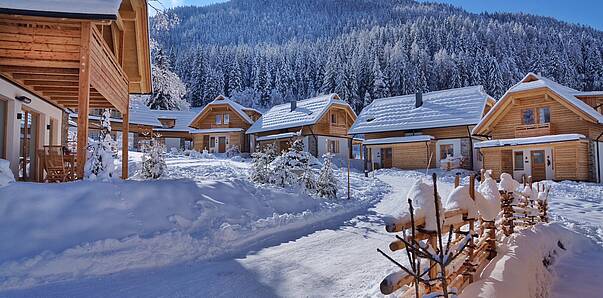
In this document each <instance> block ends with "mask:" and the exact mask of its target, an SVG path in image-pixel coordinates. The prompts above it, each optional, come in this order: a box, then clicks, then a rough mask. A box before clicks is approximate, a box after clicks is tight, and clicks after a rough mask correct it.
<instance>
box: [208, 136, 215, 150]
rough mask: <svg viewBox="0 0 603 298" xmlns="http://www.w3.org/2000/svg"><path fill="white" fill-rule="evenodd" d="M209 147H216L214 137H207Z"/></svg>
mask: <svg viewBox="0 0 603 298" xmlns="http://www.w3.org/2000/svg"><path fill="white" fill-rule="evenodd" d="M209 148H216V137H209Z"/></svg>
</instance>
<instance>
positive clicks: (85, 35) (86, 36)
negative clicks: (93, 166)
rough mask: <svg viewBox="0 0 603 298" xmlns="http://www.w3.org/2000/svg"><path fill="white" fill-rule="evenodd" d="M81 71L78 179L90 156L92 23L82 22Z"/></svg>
mask: <svg viewBox="0 0 603 298" xmlns="http://www.w3.org/2000/svg"><path fill="white" fill-rule="evenodd" d="M81 24H82V29H81V47H80V71H79V79H78V80H79V83H78V108H77V177H78V179H82V178H83V177H84V166H85V164H86V158H87V155H88V114H89V108H90V40H91V33H92V32H91V30H90V26H91V23H90V22H82V23H81Z"/></svg>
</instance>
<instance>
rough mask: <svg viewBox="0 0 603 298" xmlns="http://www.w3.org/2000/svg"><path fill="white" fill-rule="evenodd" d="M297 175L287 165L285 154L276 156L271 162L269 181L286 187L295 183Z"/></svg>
mask: <svg viewBox="0 0 603 298" xmlns="http://www.w3.org/2000/svg"><path fill="white" fill-rule="evenodd" d="M296 180H297V175H296V174H295V173H294V172H293V171H292V170H291V166H289V165H288V163H287V159H286V158H285V154H283V155H281V156H278V157H277V158H276V159H275V160H274V161H273V162H272V163H271V173H270V183H272V184H274V185H277V186H280V187H286V186H291V185H295V183H296Z"/></svg>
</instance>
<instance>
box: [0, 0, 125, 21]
mask: <svg viewBox="0 0 603 298" xmlns="http://www.w3.org/2000/svg"><path fill="white" fill-rule="evenodd" d="M121 2H122V0H78V1H73V0H0V13H8V14H19V15H30V16H48V17H66V18H82V19H117V14H118V11H119V6H120V4H121Z"/></svg>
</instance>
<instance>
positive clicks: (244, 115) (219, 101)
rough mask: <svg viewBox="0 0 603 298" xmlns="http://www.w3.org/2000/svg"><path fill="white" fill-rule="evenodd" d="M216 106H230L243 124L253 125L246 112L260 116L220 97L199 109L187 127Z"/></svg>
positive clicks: (250, 109) (226, 98) (249, 109)
mask: <svg viewBox="0 0 603 298" xmlns="http://www.w3.org/2000/svg"><path fill="white" fill-rule="evenodd" d="M216 105H228V106H230V107H231V108H232V109H233V110H234V111H235V112H237V114H239V116H240V117H241V118H242V119H243V120H244V121H245V122H247V123H249V124H253V119H251V117H249V115H248V114H247V113H245V111H246V110H248V111H255V112H257V113H259V114H260V115H261V113H260V112H259V111H258V110H256V109H252V108H247V107H244V106H242V105H240V104H239V103H237V102H234V101H233V100H231V99H230V98H228V97H224V96H222V95H220V96H218V97H216V99H214V100H213V101H212V102H210V103H208V104H207V105H205V107H203V109H201V111H199V113H197V115H195V117H193V118H192V119H191V121H190V122H189V123H188V126H192V125H193V123H195V122H197V121H198V120H199V118H200V117H201V116H203V115H204V114H205V113H206V112H207V111H209V108H211V107H212V106H216Z"/></svg>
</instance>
